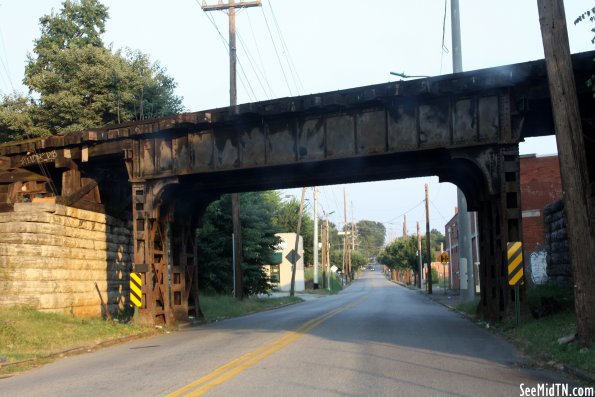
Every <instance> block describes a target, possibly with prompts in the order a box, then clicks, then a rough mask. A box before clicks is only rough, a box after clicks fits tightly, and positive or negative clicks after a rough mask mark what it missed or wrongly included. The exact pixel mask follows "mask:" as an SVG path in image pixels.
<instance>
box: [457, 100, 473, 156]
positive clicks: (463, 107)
mask: <svg viewBox="0 0 595 397" xmlns="http://www.w3.org/2000/svg"><path fill="white" fill-rule="evenodd" d="M476 140H477V106H476V105H475V98H465V99H460V100H457V101H456V102H455V106H454V128H453V143H454V144H455V145H458V144H463V143H465V142H474V141H476Z"/></svg>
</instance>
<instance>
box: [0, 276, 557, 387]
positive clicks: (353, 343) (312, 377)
mask: <svg viewBox="0 0 595 397" xmlns="http://www.w3.org/2000/svg"><path fill="white" fill-rule="evenodd" d="M521 364H522V359H521V358H519V356H518V355H517V353H516V352H515V350H514V348H513V347H512V346H511V345H510V344H509V343H507V342H506V341H504V340H503V339H501V338H499V337H497V336H495V335H493V334H492V333H490V332H489V331H487V330H485V329H482V328H479V327H478V326H476V325H474V324H473V323H471V322H469V321H468V320H466V319H464V318H462V317H460V316H459V315H458V314H456V313H453V312H451V311H449V310H447V309H446V308H445V307H443V306H441V305H439V304H437V303H435V302H433V301H431V300H429V299H427V298H426V297H424V296H422V295H421V294H419V293H417V292H415V291H411V290H408V289H406V288H403V287H400V286H398V285H396V284H393V283H391V282H389V281H387V280H386V279H385V278H384V277H383V275H382V274H381V273H380V272H370V271H368V272H365V273H364V275H363V277H362V278H361V279H359V280H357V281H356V282H354V283H353V284H352V285H351V286H350V287H349V288H347V289H346V290H344V291H343V292H342V293H340V294H338V295H334V296H329V297H322V298H317V299H313V300H309V301H306V302H303V303H300V304H297V305H292V306H288V307H285V308H282V309H277V310H271V311H267V312H263V313H258V314H254V315H250V316H245V317H241V318H236V319H232V320H227V321H222V322H219V323H215V324H210V325H207V326H201V327H196V328H189V329H185V330H183V331H180V332H176V333H171V334H167V335H163V336H158V337H154V338H150V339H144V340H138V341H134V342H130V343H126V344H122V345H118V346H112V347H109V348H105V349H102V350H100V351H97V352H94V353H90V354H83V355H79V356H73V357H67V358H64V359H61V360H58V361H56V362H54V363H51V364H48V365H46V366H43V367H41V368H38V369H34V370H31V371H29V372H27V373H24V374H21V375H18V376H15V377H12V378H7V379H1V380H0V396H35V397H40V396H96V397H98V396H117V395H121V396H198V395H203V394H204V395H208V396H251V397H257V396H284V397H285V396H296V397H304V396H418V397H419V396H431V395H436V396H442V395H454V396H519V395H520V389H519V386H520V384H524V385H525V386H528V385H534V384H536V383H538V382H541V383H550V384H551V383H553V382H565V380H564V379H562V378H561V375H559V374H555V373H547V372H543V371H534V370H526V369H523V368H522V366H521Z"/></svg>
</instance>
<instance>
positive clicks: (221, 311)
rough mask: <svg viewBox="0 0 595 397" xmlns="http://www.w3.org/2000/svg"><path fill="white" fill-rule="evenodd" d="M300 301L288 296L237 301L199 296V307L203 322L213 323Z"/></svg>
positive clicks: (223, 296)
mask: <svg viewBox="0 0 595 397" xmlns="http://www.w3.org/2000/svg"><path fill="white" fill-rule="evenodd" d="M301 301H302V299H300V298H298V297H289V296H287V297H282V298H261V299H258V298H250V299H244V300H242V301H238V300H236V299H235V298H233V297H232V296H229V295H201V296H200V307H201V309H202V311H203V313H204V315H205V318H204V321H205V322H213V321H220V320H223V319H226V318H232V317H238V316H242V315H245V314H249V313H255V312H259V311H262V310H268V309H273V308H277V307H281V306H286V305H290V304H292V303H298V302H301Z"/></svg>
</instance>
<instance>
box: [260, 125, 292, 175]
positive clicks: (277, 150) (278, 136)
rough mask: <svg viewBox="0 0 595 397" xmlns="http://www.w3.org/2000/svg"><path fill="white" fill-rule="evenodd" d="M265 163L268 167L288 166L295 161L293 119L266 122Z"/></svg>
mask: <svg viewBox="0 0 595 397" xmlns="http://www.w3.org/2000/svg"><path fill="white" fill-rule="evenodd" d="M265 128H266V131H267V162H268V164H270V165H276V164H289V163H293V162H295V161H296V159H297V154H296V145H297V142H296V131H295V123H294V118H293V117H292V118H286V119H281V120H271V121H269V122H267V125H266V127H265Z"/></svg>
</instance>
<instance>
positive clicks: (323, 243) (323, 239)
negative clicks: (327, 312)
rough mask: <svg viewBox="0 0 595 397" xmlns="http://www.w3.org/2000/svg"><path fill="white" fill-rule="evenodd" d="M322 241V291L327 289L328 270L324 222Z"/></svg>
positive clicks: (324, 223) (324, 224) (324, 225)
mask: <svg viewBox="0 0 595 397" xmlns="http://www.w3.org/2000/svg"><path fill="white" fill-rule="evenodd" d="M321 234H322V236H321V239H322V247H321V248H322V249H321V252H320V254H321V255H322V289H326V268H327V263H328V262H327V261H326V250H327V241H326V222H322V230H321Z"/></svg>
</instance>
